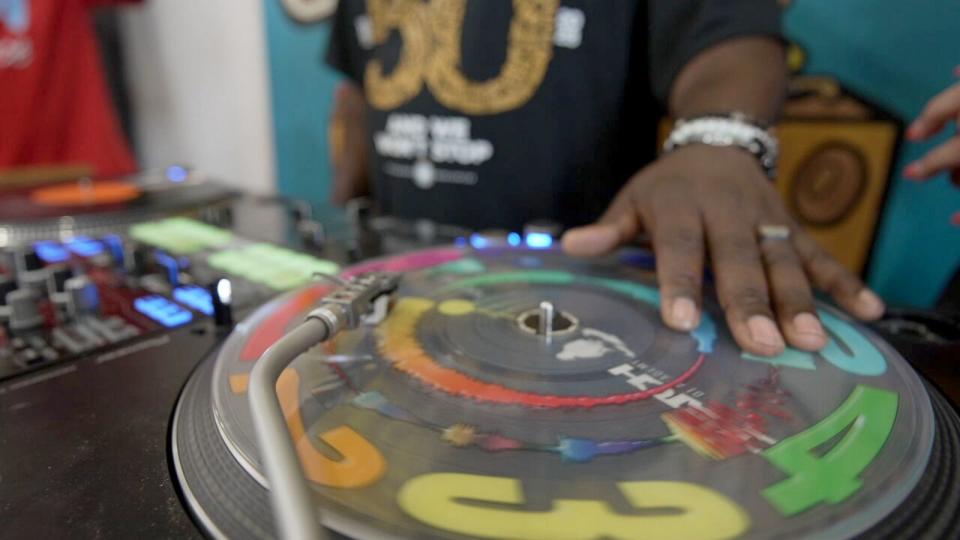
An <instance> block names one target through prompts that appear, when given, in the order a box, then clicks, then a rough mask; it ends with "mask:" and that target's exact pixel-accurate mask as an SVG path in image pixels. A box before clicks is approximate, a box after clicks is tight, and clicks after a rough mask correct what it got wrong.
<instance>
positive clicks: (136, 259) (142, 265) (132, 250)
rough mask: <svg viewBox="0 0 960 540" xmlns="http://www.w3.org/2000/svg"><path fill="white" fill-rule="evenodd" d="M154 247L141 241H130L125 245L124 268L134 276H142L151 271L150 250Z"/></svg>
mask: <svg viewBox="0 0 960 540" xmlns="http://www.w3.org/2000/svg"><path fill="white" fill-rule="evenodd" d="M151 251H152V249H151V248H150V247H148V246H145V245H143V244H141V243H139V242H129V243H127V244H126V245H125V246H124V255H123V269H124V270H126V272H127V274H129V275H130V276H133V277H140V276H143V275H145V274H146V273H147V272H149V271H150V252H151Z"/></svg>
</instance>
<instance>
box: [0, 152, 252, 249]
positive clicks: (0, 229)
mask: <svg viewBox="0 0 960 540" xmlns="http://www.w3.org/2000/svg"><path fill="white" fill-rule="evenodd" d="M237 196H238V193H237V192H235V191H233V190H230V189H228V188H226V187H224V186H222V185H219V184H217V183H215V182H211V181H210V180H209V179H208V178H207V177H206V176H205V175H204V174H203V173H201V172H198V171H194V170H191V169H188V168H185V167H182V166H178V165H174V166H170V167H166V168H164V169H158V170H148V171H143V172H140V173H137V174H134V175H130V176H125V177H120V178H97V179H90V178H79V179H74V180H69V181H61V182H52V183H51V182H42V183H31V184H26V185H19V184H16V185H13V186H6V187H3V188H0V216H2V217H0V248H6V247H11V246H19V245H26V244H29V243H31V242H35V241H38V240H59V239H62V238H69V237H72V236H98V235H103V234H106V233H116V232H122V231H124V230H125V229H126V228H127V227H129V226H130V225H133V224H135V223H140V222H143V221H146V220H148V219H156V218H160V217H164V216H173V215H200V214H206V215H215V214H216V213H217V212H218V211H226V208H227V206H226V204H227V203H228V202H229V201H231V200H233V199H235V198H236V197H237ZM214 221H218V220H214Z"/></svg>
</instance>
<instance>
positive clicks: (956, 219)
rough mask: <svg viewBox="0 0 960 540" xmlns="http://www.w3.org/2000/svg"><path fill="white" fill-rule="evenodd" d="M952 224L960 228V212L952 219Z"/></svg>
mask: <svg viewBox="0 0 960 540" xmlns="http://www.w3.org/2000/svg"><path fill="white" fill-rule="evenodd" d="M950 223H952V224H953V225H954V226H955V227H960V212H956V213H954V214H953V216H951V217H950Z"/></svg>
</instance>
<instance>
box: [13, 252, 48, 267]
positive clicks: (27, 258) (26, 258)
mask: <svg viewBox="0 0 960 540" xmlns="http://www.w3.org/2000/svg"><path fill="white" fill-rule="evenodd" d="M16 258H17V271H18V272H32V271H34V270H40V269H42V268H43V260H42V259H40V256H39V255H37V252H36V251H35V250H33V249H31V248H24V249H21V250H20V251H18V252H17V256H16Z"/></svg>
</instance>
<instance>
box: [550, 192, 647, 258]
mask: <svg viewBox="0 0 960 540" xmlns="http://www.w3.org/2000/svg"><path fill="white" fill-rule="evenodd" d="M638 234H640V218H639V216H638V214H637V209H636V208H635V207H634V205H633V201H632V198H631V196H630V194H629V185H628V186H627V188H625V189H624V190H622V191H621V192H620V194H619V195H617V197H616V198H615V199H614V200H613V203H611V204H610V207H609V208H607V211H606V212H605V213H604V214H603V216H602V217H601V218H600V220H599V221H597V222H596V223H593V224H591V225H585V226H583V227H576V228H574V229H570V230H569V231H567V232H566V233H565V234H564V235H563V239H562V242H561V243H562V246H563V250H564V251H565V252H566V253H567V254H569V255H573V256H574V257H594V256H597V255H603V254H605V253H609V252H611V251H613V250H614V249H616V248H617V247H619V246H621V245H623V244H626V243H627V242H630V241H631V240H633V239H634V238H636V237H637V235H638Z"/></svg>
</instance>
